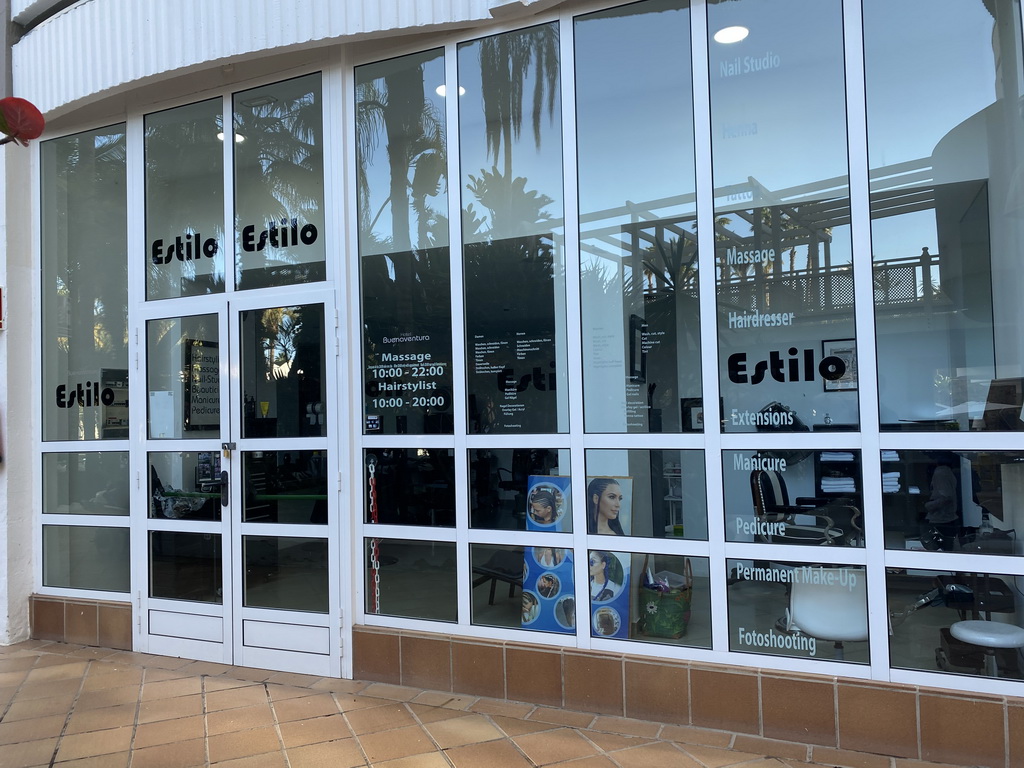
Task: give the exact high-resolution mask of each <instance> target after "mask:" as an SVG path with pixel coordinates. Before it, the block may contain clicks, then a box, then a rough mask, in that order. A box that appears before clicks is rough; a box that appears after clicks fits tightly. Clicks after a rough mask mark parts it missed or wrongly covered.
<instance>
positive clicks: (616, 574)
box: [587, 550, 630, 638]
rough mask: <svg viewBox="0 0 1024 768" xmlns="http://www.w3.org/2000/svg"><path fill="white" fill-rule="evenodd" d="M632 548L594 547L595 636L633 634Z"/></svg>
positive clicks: (591, 572)
mask: <svg viewBox="0 0 1024 768" xmlns="http://www.w3.org/2000/svg"><path fill="white" fill-rule="evenodd" d="M629 561H630V555H629V553H628V552H606V551H604V550H591V552H590V561H589V563H588V564H587V573H588V574H589V575H590V633H591V634H592V635H593V636H594V637H619V638H628V637H629Z"/></svg>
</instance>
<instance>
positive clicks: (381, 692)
mask: <svg viewBox="0 0 1024 768" xmlns="http://www.w3.org/2000/svg"><path fill="white" fill-rule="evenodd" d="M361 693H362V695H363V696H373V697H375V698H378V699H391V700H392V701H412V700H413V699H415V698H416V697H417V696H419V695H420V693H422V691H421V690H420V689H419V688H409V687H407V686H404V685H388V684H387V683H373V684H372V685H368V686H366V687H365V688H364V689H363V690H362V691H361Z"/></svg>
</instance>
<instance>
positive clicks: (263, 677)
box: [224, 666, 277, 683]
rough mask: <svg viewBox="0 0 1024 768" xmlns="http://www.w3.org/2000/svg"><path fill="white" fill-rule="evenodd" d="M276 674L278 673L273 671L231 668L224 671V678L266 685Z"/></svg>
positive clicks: (253, 668)
mask: <svg viewBox="0 0 1024 768" xmlns="http://www.w3.org/2000/svg"><path fill="white" fill-rule="evenodd" d="M276 674H277V672H275V671H274V670H272V669H257V668H256V667H234V666H229V667H227V669H225V670H224V677H228V678H231V679H232V680H249V681H250V682H254V683H264V682H266V681H267V680H269V679H270V678H272V677H273V676H274V675H276Z"/></svg>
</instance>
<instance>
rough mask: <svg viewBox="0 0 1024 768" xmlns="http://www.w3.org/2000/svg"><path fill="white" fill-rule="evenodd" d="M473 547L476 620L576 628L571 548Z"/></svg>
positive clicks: (565, 629) (572, 631) (569, 630)
mask: <svg viewBox="0 0 1024 768" xmlns="http://www.w3.org/2000/svg"><path fill="white" fill-rule="evenodd" d="M469 550H470V552H469V559H470V565H471V568H472V569H473V574H472V578H473V595H472V608H473V623H474V624H482V625H485V626H490V627H516V628H520V629H530V630H533V631H536V632H558V633H561V634H566V635H567V634H575V633H576V591H575V586H574V576H573V553H572V550H571V549H557V548H551V547H507V546H501V545H499V544H471V545H470V548H469ZM520 593H521V594H520Z"/></svg>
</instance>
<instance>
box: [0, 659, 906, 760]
mask: <svg viewBox="0 0 1024 768" xmlns="http://www.w3.org/2000/svg"><path fill="white" fill-rule="evenodd" d="M732 740H733V737H732V735H730V734H727V733H723V732H719V731H703V730H700V729H693V728H680V727H677V726H670V725H660V724H657V723H649V722H645V721H637V720H626V719H623V718H612V717H601V716H596V715H590V714H586V713H579V712H566V711H563V710H557V709H551V708H547V707H536V706H533V705H531V704H522V703H516V702H510V701H499V700H495V699H480V698H475V697H469V696H456V695H453V694H448V693H438V692H436V691H423V690H419V689H413V688H401V687H397V686H393V685H383V684H381V683H365V682H353V681H350V680H337V679H332V678H317V677H308V676H304V675H293V674H285V673H275V672H270V671H267V670H259V669H246V668H242V667H231V666H225V665H219V664H207V663H200V662H190V661H187V660H184V659H173V658H168V657H164V656H147V655H143V654H133V653H125V652H121V651H111V650H104V649H100V648H82V647H78V646H71V645H63V644H59V643H44V642H35V641H30V642H27V643H21V644H19V645H15V646H9V647H6V648H0V766H2V768H35V767H36V766H59V767H60V768H178V767H181V768H191V767H192V766H204V765H214V766H218V768H276V767H277V766H281V767H282V768H307V767H308V768H319V767H320V766H323V768H346V767H347V766H368V765H370V766H387V767H388V768H435V767H436V768H447V767H448V766H454V767H455V768H478V767H484V768H491V767H492V766H493V767H496V768H504V767H505V766H509V767H511V768H514V767H515V766H539V765H559V766H573V767H574V768H606V767H607V768H614V767H615V766H618V767H619V768H633V766H636V768H660V767H661V766H665V767H666V768H727V767H730V768H731V767H732V766H735V767H736V768H741V767H742V768H812V766H815V765H817V764H814V763H805V762H801V761H799V760H795V759H776V758H766V757H764V756H762V755H756V754H749V753H744V752H739V751H735V750H732V749H730V746H731V744H732ZM850 757H851V760H854V759H856V760H858V762H850V765H852V766H855V767H858V766H860V765H864V766H870V768H874V766H876V765H884V766H885V768H889V767H890V763H891V761H890V760H889V759H888V758H875V757H872V756H854V755H851V756H850ZM861 757H863V758H866V759H867V760H869V762H863V763H861V762H859V760H860V758H861ZM873 761H878V762H877V763H876V762H873ZM910 762H913V766H915V767H919V768H924V765H925V764H923V763H918V762H916V761H910ZM903 763H904V761H896V762H895V768H902V765H903ZM830 765H831V764H830ZM907 768H910V765H909V762H908V763H907Z"/></svg>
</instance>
